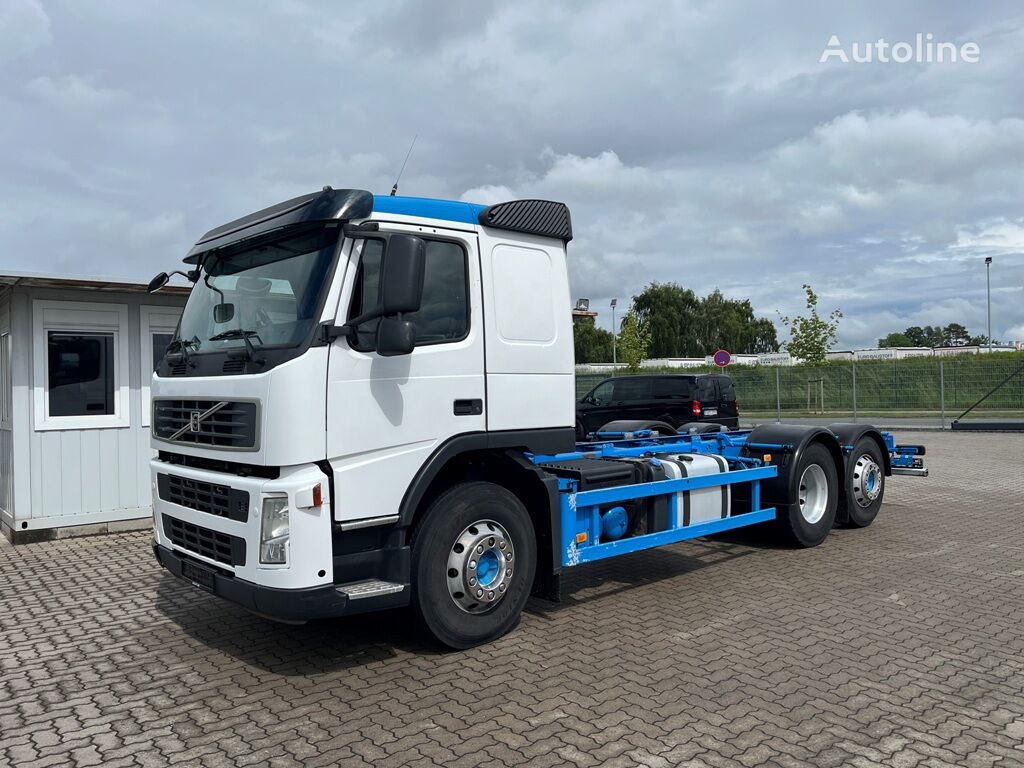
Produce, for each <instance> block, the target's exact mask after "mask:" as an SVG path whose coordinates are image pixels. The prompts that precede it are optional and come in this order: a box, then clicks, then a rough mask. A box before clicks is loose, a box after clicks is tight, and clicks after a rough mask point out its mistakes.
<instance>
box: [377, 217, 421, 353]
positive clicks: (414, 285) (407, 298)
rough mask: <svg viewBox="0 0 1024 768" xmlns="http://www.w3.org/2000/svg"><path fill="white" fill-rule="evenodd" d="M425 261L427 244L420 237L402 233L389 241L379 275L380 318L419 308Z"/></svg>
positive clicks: (393, 236)
mask: <svg viewBox="0 0 1024 768" xmlns="http://www.w3.org/2000/svg"><path fill="white" fill-rule="evenodd" d="M426 258H427V245H426V243H424V242H423V241H422V240H421V239H420V238H418V237H415V236H413V235H403V234H394V235H392V236H391V237H390V238H389V240H388V246H387V250H386V251H385V253H384V264H383V269H382V273H381V301H380V314H381V315H383V316H384V317H390V316H392V315H397V314H399V313H401V312H415V311H416V310H417V309H419V308H420V302H421V301H422V300H423V270H424V265H425V263H426ZM378 336H379V331H378Z"/></svg>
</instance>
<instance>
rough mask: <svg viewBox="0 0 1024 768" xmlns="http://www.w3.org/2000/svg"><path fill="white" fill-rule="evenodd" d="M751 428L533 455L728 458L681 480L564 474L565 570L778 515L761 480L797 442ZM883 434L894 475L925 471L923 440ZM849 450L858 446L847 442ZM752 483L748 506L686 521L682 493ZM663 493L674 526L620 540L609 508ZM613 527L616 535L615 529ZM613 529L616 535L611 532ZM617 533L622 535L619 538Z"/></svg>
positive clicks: (641, 437) (644, 435) (636, 437)
mask: <svg viewBox="0 0 1024 768" xmlns="http://www.w3.org/2000/svg"><path fill="white" fill-rule="evenodd" d="M750 434H751V430H741V431H735V432H717V433H705V434H685V435H673V436H671V437H658V436H657V434H656V433H655V432H653V431H651V430H640V431H637V432H632V433H610V432H609V433H597V434H596V435H594V437H595V438H597V439H598V440H597V441H595V442H587V443H581V444H579V445H577V446H576V450H575V451H571V452H568V453H559V454H551V455H536V454H531V455H530V456H529V458H530V460H531V461H532V462H533V463H534V464H537V465H540V466H542V467H543V466H544V465H547V464H551V463H557V462H565V461H575V460H580V459H641V458H647V459H649V460H651V461H653V462H657V461H658V459H657V456H658V455H665V454H707V455H718V456H722V457H724V458H725V459H726V460H728V462H729V465H730V466H729V471H727V472H722V473H720V474H712V475H701V476H694V477H683V478H678V479H671V480H658V481H655V482H647V483H635V484H631V485H619V486H615V487H611V488H599V489H595V490H580V484H579V482H578V481H577V480H574V479H571V478H565V477H560V478H559V479H558V489H559V510H560V519H561V526H560V527H561V537H560V548H559V550H560V552H561V562H562V566H563V567H566V568H568V567H572V566H576V565H582V564H584V563H591V562H595V561H597V560H603V559H605V558H609V557H615V556H617V555H624V554H628V553H631V552H639V551H641V550H645V549H651V548H654V547H660V546H663V545H665V544H675V543H677V542H680V541H686V540H687V539H696V538H700V537H702V536H710V535H712V534H716V533H722V532H724V531H730V530H735V529H737V528H744V527H746V526H750V525H757V524H759V523H766V522H768V521H770V520H774V519H775V514H776V510H775V507H773V506H768V507H762V506H761V503H762V500H761V482H762V481H764V480H770V479H772V478H775V477H777V476H778V472H779V470H778V467H777V466H775V465H774V464H770V463H768V462H770V461H771V454H772V453H773V452H783V453H784V452H787V451H790V450H792V448H793V446H791V445H786V444H782V443H762V442H757V443H752V442H749V440H748V438H749V437H750ZM882 438H883V440H884V441H885V445H886V448H887V449H888V451H889V460H890V465H891V467H892V472H893V473H894V474H913V475H927V472H928V470H927V469H924V468H923V464H922V460H921V458H920V457H921V456H922V455H924V452H925V450H924V447H923V446H920V445H896V443H895V440H894V438H893V436H892V434H891V433H888V432H883V433H882ZM841 447H842V450H843V453H844V455H849V453H850V452H851V451H852V450H853V446H852V445H842V446H841ZM744 450H746V451H747V452H748V453H749V452H750V451H756V452H759V453H761V454H762V456H761V458H758V457H756V456H749V455H743V451H744ZM740 484H747V485H748V486H749V490H750V496H749V498H750V511H747V512H742V513H740V514H735V515H729V516H727V517H723V518H722V519H719V520H704V521H700V522H696V523H692V524H689V525H680V524H679V520H680V516H679V515H678V504H679V495H680V494H681V493H684V492H686V491H696V490H700V489H705V488H718V487H723V486H736V485H740ZM658 497H665V499H666V501H667V504H668V520H669V525H668V527H667V528H666V529H664V530H660V531H655V532H651V533H645V534H641V535H635V536H631V537H629V538H624V539H623V538H620V537H621V533H619V532H618V531H619V526H618V525H617V521H609V520H608V519H607V515H608V514H609V513H614V514H616V515H618V514H619V511H620V510H622V507H621V506H618V505H621V504H623V503H626V502H635V501H639V500H641V499H654V498H658ZM610 528H611V532H610V530H609V529H610ZM610 533H611V535H609V534H610ZM616 534H617V535H616Z"/></svg>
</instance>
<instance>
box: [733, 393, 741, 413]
mask: <svg viewBox="0 0 1024 768" xmlns="http://www.w3.org/2000/svg"><path fill="white" fill-rule="evenodd" d="M733 406H735V408H736V413H739V412H740V399H739V398H738V397H737V398H736V400H735V401H733Z"/></svg>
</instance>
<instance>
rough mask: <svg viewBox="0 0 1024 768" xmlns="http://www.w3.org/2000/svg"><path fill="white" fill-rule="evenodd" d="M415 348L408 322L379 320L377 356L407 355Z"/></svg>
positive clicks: (413, 332)
mask: <svg viewBox="0 0 1024 768" xmlns="http://www.w3.org/2000/svg"><path fill="white" fill-rule="evenodd" d="M421 242H422V241H421ZM405 311H410V310H405ZM415 346H416V326H415V325H413V324H412V323H411V322H409V321H408V320H399V319H398V318H397V317H385V318H383V319H381V321H380V324H379V325H378V326H377V354H378V355H380V356H381V357H395V356H396V355H408V354H409V353H410V352H412V350H413V348H414V347H415Z"/></svg>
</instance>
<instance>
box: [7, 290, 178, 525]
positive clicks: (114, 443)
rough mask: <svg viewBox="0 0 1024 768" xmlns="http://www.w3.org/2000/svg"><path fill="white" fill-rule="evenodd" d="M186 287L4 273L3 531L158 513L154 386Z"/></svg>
mask: <svg viewBox="0 0 1024 768" xmlns="http://www.w3.org/2000/svg"><path fill="white" fill-rule="evenodd" d="M187 293H188V288H187V287H170V286H168V287H167V288H164V290H162V291H161V292H160V293H159V294H155V295H150V294H147V293H146V286H145V285H143V284H139V283H133V282H127V281H123V280H116V279H105V278H93V277H80V278H71V277H61V276H55V275H42V274H27V273H21V274H18V273H12V272H9V273H7V274H0V528H2V531H3V534H4V535H5V536H7V538H9V539H12V540H13V541H15V542H16V543H17V542H21V541H38V540H42V539H50V538H57V537H60V536H64V535H71V534H76V533H77V534H80V533H96V532H104V531H107V530H116V529H119V528H130V527H140V526H141V525H144V524H147V523H148V518H149V517H150V515H151V502H150V498H151V492H150V488H149V482H150V480H149V460H150V457H151V456H152V455H153V451H152V450H151V448H150V439H149V424H150V403H149V384H150V380H151V377H152V372H153V364H154V358H159V356H161V355H162V354H163V350H164V349H165V348H166V346H167V344H168V343H169V342H170V340H171V335H172V334H173V333H174V330H175V327H176V326H177V323H178V317H179V316H180V314H181V310H182V307H183V306H184V305H185V300H186V298H187Z"/></svg>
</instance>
